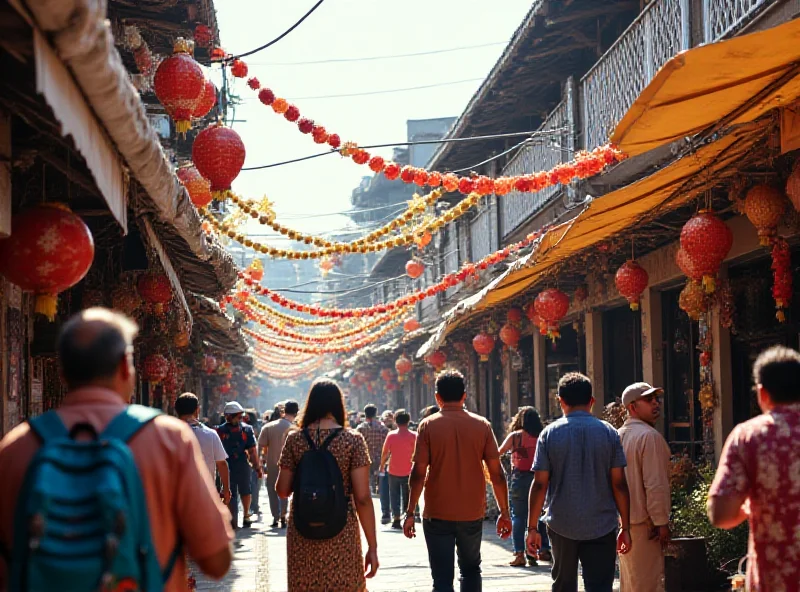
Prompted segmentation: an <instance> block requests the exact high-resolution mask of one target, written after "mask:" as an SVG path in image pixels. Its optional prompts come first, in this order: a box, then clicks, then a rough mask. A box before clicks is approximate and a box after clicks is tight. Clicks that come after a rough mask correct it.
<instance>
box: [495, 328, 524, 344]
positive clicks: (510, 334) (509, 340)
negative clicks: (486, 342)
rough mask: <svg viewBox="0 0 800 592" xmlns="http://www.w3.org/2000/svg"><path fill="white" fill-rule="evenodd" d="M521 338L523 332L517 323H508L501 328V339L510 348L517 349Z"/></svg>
mask: <svg viewBox="0 0 800 592" xmlns="http://www.w3.org/2000/svg"><path fill="white" fill-rule="evenodd" d="M520 339H522V334H521V333H520V331H519V329H517V327H516V326H515V325H512V324H511V323H506V324H505V325H503V327H502V328H501V329H500V341H502V342H503V343H504V344H505V345H506V347H508V348H509V349H517V346H518V345H519V340H520Z"/></svg>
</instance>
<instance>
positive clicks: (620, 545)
mask: <svg viewBox="0 0 800 592" xmlns="http://www.w3.org/2000/svg"><path fill="white" fill-rule="evenodd" d="M631 546H632V543H631V531H630V530H629V529H627V528H626V529H623V528H621V529H620V531H619V534H618V535H617V553H619V554H620V555H625V553H628V552H629V551H630V550H631Z"/></svg>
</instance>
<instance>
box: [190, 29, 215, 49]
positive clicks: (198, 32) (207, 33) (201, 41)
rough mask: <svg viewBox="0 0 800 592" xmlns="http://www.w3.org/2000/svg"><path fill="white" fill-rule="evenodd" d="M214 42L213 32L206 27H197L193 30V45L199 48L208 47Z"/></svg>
mask: <svg viewBox="0 0 800 592" xmlns="http://www.w3.org/2000/svg"><path fill="white" fill-rule="evenodd" d="M213 40H214V31H212V30H211V27H209V26H208V25H197V26H196V27H195V28H194V43H195V45H199V46H200V47H209V46H210V45H211V42H212V41H213Z"/></svg>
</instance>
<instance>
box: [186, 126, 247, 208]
mask: <svg viewBox="0 0 800 592" xmlns="http://www.w3.org/2000/svg"><path fill="white" fill-rule="evenodd" d="M245 156H246V150H245V147H244V142H242V138H241V137H240V136H239V134H237V133H236V132H235V131H234V130H232V129H231V128H229V127H225V126H223V125H222V124H221V123H216V124H214V125H211V126H209V127H207V128H206V129H204V130H203V131H202V132H200V133H199V134H197V137H196V138H195V140H194V143H193V144H192V162H193V163H194V166H195V167H196V168H197V170H198V172H199V173H200V174H201V175H202V176H203V177H205V178H206V179H208V180H209V181H210V182H211V191H212V195H213V197H214V199H223V198H224V197H225V195H226V192H228V191H230V189H231V184H232V183H233V180H234V179H236V177H238V176H239V173H240V172H241V170H242V166H244V159H245Z"/></svg>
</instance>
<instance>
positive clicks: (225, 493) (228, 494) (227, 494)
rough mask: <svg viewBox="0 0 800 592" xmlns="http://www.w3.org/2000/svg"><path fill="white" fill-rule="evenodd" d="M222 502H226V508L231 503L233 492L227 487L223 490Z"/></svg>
mask: <svg viewBox="0 0 800 592" xmlns="http://www.w3.org/2000/svg"><path fill="white" fill-rule="evenodd" d="M222 501H223V502H225V505H226V506H227V505H228V504H229V503H231V490H230V489H228V488H227V487H223V488H222Z"/></svg>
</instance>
